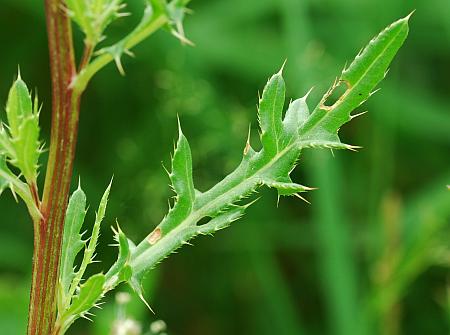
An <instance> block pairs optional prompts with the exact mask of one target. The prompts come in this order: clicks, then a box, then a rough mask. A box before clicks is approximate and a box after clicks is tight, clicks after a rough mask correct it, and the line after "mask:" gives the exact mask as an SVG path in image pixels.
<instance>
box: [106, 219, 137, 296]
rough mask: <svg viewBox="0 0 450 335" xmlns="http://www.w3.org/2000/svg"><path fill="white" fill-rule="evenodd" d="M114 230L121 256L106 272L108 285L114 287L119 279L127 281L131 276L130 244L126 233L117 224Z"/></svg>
mask: <svg viewBox="0 0 450 335" xmlns="http://www.w3.org/2000/svg"><path fill="white" fill-rule="evenodd" d="M113 231H114V239H115V241H116V242H117V243H118V247H119V256H118V257H117V261H116V262H115V263H114V264H113V266H111V268H110V269H109V271H108V272H107V273H106V287H110V286H111V288H112V287H114V286H115V285H117V281H127V280H128V279H129V278H130V277H131V273H129V272H130V270H131V269H129V268H127V265H128V262H129V260H130V255H131V252H130V245H129V241H128V238H127V237H126V235H125V233H124V232H123V231H122V230H121V229H120V227H119V226H117V230H116V229H113Z"/></svg>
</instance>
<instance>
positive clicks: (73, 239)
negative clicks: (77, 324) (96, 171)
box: [60, 186, 86, 308]
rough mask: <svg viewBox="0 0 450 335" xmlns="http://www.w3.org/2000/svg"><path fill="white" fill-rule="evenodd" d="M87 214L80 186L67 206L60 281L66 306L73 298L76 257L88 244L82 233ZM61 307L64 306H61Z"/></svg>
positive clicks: (63, 301)
mask: <svg viewBox="0 0 450 335" xmlns="http://www.w3.org/2000/svg"><path fill="white" fill-rule="evenodd" d="M85 215H86V195H85V194H84V192H83V190H82V189H81V187H80V186H78V189H77V190H76V191H75V192H74V193H73V194H72V196H71V197H70V200H69V205H68V207H67V212H66V219H65V223H64V235H63V243H62V254H61V270H60V271H61V272H60V283H61V289H62V292H61V298H62V301H61V303H63V304H64V305H65V306H66V307H67V303H68V302H70V298H71V296H68V294H69V289H70V285H71V283H72V280H73V279H74V277H75V272H74V267H75V264H74V263H75V258H76V256H77V255H78V253H79V252H80V251H81V249H83V247H84V246H85V244H86V242H85V241H83V240H82V235H81V234H80V231H81V227H82V226H83V222H84V218H85ZM67 300H69V301H67ZM61 308H63V306H61Z"/></svg>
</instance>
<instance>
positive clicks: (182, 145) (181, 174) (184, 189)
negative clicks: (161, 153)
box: [160, 127, 195, 234]
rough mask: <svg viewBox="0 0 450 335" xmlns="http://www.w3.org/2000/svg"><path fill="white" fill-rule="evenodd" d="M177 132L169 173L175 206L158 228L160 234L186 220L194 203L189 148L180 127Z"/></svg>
mask: <svg viewBox="0 0 450 335" xmlns="http://www.w3.org/2000/svg"><path fill="white" fill-rule="evenodd" d="M178 132H179V136H178V141H177V145H176V148H175V152H174V154H173V158H172V172H171V173H169V177H170V180H171V182H172V188H173V190H174V192H175V193H176V198H175V204H174V206H173V208H172V209H171V210H170V213H169V219H168V220H166V224H164V225H162V226H161V227H160V228H161V234H165V233H166V232H167V231H170V230H171V229H173V228H174V222H180V220H183V219H184V218H186V217H187V216H188V215H189V214H190V213H191V212H192V208H193V205H194V201H195V188H194V180H193V178H192V155H191V148H190V146H189V143H188V141H187V139H186V137H185V136H184V134H183V132H182V130H181V127H179V129H178Z"/></svg>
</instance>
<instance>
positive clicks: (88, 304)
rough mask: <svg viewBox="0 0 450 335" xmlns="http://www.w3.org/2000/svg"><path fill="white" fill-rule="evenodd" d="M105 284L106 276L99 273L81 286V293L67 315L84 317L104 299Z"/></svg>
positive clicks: (74, 300)
mask: <svg viewBox="0 0 450 335" xmlns="http://www.w3.org/2000/svg"><path fill="white" fill-rule="evenodd" d="M104 284H105V275H103V274H101V273H99V274H96V275H94V276H92V277H90V278H89V279H88V280H87V281H86V283H84V284H82V285H81V286H80V293H79V294H78V295H76V296H75V297H74V298H73V300H72V304H71V306H70V308H69V309H68V310H67V312H66V313H65V314H66V315H67V316H83V314H84V313H86V312H87V311H89V310H90V309H91V308H92V307H94V306H95V304H96V303H97V301H98V300H99V299H100V298H102V297H103V285H104Z"/></svg>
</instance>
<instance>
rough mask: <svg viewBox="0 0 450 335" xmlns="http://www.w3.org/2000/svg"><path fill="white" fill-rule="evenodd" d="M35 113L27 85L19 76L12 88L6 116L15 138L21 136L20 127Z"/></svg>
mask: <svg viewBox="0 0 450 335" xmlns="http://www.w3.org/2000/svg"><path fill="white" fill-rule="evenodd" d="M32 113H33V105H32V101H31V96H30V93H29V92H28V88H27V85H26V84H25V82H24V81H23V80H22V78H21V77H20V73H19V75H18V78H17V80H16V81H15V82H14V83H13V85H12V86H11V89H10V90H9V94H8V102H7V104H6V116H7V118H8V124H9V130H10V132H11V136H12V137H13V138H17V137H19V136H20V129H19V128H20V126H21V125H22V122H23V120H24V119H25V118H27V117H29V116H31V115H32Z"/></svg>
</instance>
